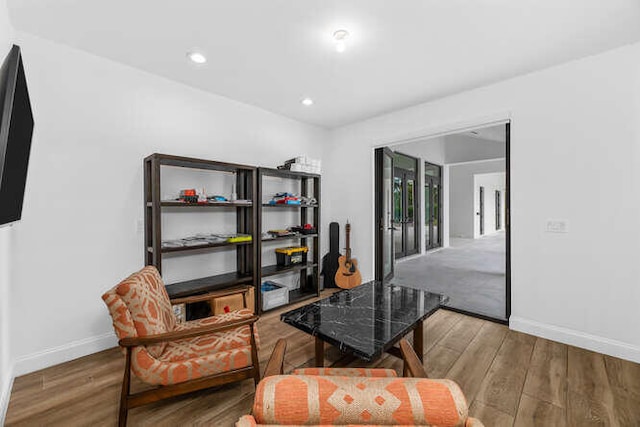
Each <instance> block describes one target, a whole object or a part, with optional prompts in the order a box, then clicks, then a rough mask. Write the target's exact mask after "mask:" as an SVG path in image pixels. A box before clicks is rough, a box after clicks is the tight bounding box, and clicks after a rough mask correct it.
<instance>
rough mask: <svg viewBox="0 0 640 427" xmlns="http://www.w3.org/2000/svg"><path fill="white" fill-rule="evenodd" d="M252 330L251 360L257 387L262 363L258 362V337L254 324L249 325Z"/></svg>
mask: <svg viewBox="0 0 640 427" xmlns="http://www.w3.org/2000/svg"><path fill="white" fill-rule="evenodd" d="M249 327H250V328H251V359H252V364H253V382H254V383H255V385H256V386H257V385H258V383H259V382H260V362H259V361H258V346H257V345H256V336H255V331H254V325H253V323H252V324H251V325H249Z"/></svg>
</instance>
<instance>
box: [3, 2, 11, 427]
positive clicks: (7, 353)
mask: <svg viewBox="0 0 640 427" xmlns="http://www.w3.org/2000/svg"><path fill="white" fill-rule="evenodd" d="M12 42H13V29H12V27H11V25H10V23H9V12H8V10H7V2H6V0H0V60H2V59H4V57H5V56H6V55H7V53H9V49H10V48H11V44H12ZM12 234H13V228H12V227H11V226H0V424H3V422H4V414H5V411H6V405H7V404H8V403H9V392H10V391H11V379H12V374H11V350H10V338H9V322H10V320H11V319H10V316H9V290H10V286H11V275H10V271H11V265H12V257H11V249H10V247H11V237H12Z"/></svg>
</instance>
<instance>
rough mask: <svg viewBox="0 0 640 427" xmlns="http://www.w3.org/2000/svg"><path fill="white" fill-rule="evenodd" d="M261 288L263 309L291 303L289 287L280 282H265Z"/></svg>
mask: <svg viewBox="0 0 640 427" xmlns="http://www.w3.org/2000/svg"><path fill="white" fill-rule="evenodd" d="M260 290H261V291H262V310H271V309H272V308H275V307H279V306H281V305H285V304H288V303H289V289H288V288H287V287H285V286H282V285H281V284H279V283H275V282H271V281H267V282H264V283H263V284H262V286H261V287H260Z"/></svg>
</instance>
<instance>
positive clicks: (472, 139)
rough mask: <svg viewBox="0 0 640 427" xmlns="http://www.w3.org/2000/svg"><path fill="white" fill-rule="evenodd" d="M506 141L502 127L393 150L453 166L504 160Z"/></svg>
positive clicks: (426, 140) (437, 138) (483, 129)
mask: <svg viewBox="0 0 640 427" xmlns="http://www.w3.org/2000/svg"><path fill="white" fill-rule="evenodd" d="M471 132H477V133H476V134H472V133H471ZM505 142H506V137H505V125H503V124H501V125H494V126H489V127H484V128H478V129H474V130H472V131H466V132H462V133H455V134H450V135H445V136H439V137H436V138H429V139H424V140H420V141H414V142H409V143H406V144H401V145H394V146H393V147H391V148H392V150H394V151H397V152H400V153H404V154H408V155H411V156H417V157H421V158H422V159H423V160H425V161H430V162H432V163H436V164H452V163H464V162H473V161H479V160H494V159H503V158H505V156H506V143H505Z"/></svg>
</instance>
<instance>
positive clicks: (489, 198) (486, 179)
mask: <svg viewBox="0 0 640 427" xmlns="http://www.w3.org/2000/svg"><path fill="white" fill-rule="evenodd" d="M505 179H506V173H504V172H502V173H480V174H474V175H473V188H474V190H473V205H474V209H473V212H472V215H473V216H472V217H473V218H474V219H475V221H474V229H473V238H474V239H477V238H479V237H480V236H488V235H491V234H495V233H497V232H498V231H500V230H502V229H503V228H502V225H503V224H504V220H502V217H503V214H502V213H501V214H500V218H501V220H500V221H501V223H500V228H498V227H496V191H499V192H500V207H501V209H500V210H501V211H502V212H504V190H505V187H506V180H505ZM480 187H482V188H483V189H484V190H483V191H484V230H483V231H484V234H480V215H476V214H475V213H476V212H480Z"/></svg>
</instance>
